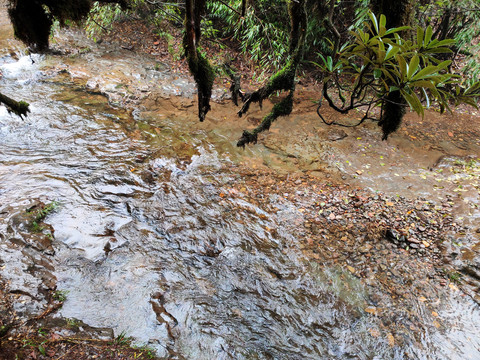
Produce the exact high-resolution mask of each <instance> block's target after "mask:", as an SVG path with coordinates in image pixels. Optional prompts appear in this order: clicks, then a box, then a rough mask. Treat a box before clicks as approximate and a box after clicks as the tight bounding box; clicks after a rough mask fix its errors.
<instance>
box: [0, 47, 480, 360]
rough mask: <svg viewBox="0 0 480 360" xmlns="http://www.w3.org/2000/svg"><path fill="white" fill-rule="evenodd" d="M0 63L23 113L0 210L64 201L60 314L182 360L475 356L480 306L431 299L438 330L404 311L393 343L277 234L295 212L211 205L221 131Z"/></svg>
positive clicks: (11, 258)
mask: <svg viewBox="0 0 480 360" xmlns="http://www.w3.org/2000/svg"><path fill="white" fill-rule="evenodd" d="M2 59H3V60H2V61H3V63H2V64H1V65H0V69H1V70H2V72H3V74H4V76H3V78H2V79H1V85H2V90H4V91H6V90H7V89H8V94H9V95H10V96H12V97H17V98H21V99H24V100H26V101H28V102H30V104H31V110H32V113H31V114H30V115H29V117H28V118H27V119H25V120H21V119H19V118H17V117H15V116H12V115H9V114H8V113H7V112H6V111H5V110H4V109H3V108H2V109H1V113H0V184H1V189H0V203H1V204H4V206H5V205H7V204H8V206H10V207H12V208H19V207H21V206H24V205H26V204H29V202H30V201H31V200H32V199H40V200H42V201H44V202H51V201H58V202H59V204H60V205H59V208H58V210H57V211H56V212H54V213H53V214H51V215H49V217H48V221H47V222H48V223H50V224H52V225H53V227H54V229H55V234H54V235H55V241H54V248H55V251H56V252H55V255H54V256H53V258H52V260H51V261H52V264H53V267H54V269H55V270H54V274H55V276H56V278H57V287H58V289H60V290H66V291H68V295H67V300H66V301H65V303H64V305H63V307H62V309H61V310H60V312H59V316H63V317H65V318H75V319H78V320H82V321H83V322H85V323H87V324H89V325H91V326H96V327H109V328H112V329H113V330H114V332H115V334H116V335H119V334H121V333H122V332H123V333H126V334H127V335H128V336H132V337H133V338H134V340H135V342H137V343H139V344H148V345H149V346H151V347H154V348H155V349H156V350H157V352H158V354H159V355H160V356H164V357H167V356H170V357H171V358H179V359H182V358H185V359H409V358H412V359H439V358H441V359H443V358H445V359H460V358H462V359H469V358H470V359H476V358H478V357H479V356H480V337H479V336H478V330H479V328H478V324H479V323H480V318H479V311H478V307H477V305H476V304H475V303H473V302H472V301H470V300H469V299H468V298H465V297H462V296H461V295H460V293H450V292H449V293H445V294H443V296H442V297H441V299H440V300H439V303H438V305H437V308H438V316H440V317H442V319H444V324H445V326H442V327H441V328H440V329H437V327H436V326H435V323H434V320H435V319H434V317H433V316H432V315H431V314H430V313H429V312H428V310H427V309H426V307H425V306H424V304H422V303H421V302H419V303H418V304H412V308H413V310H412V311H417V312H418V313H420V314H423V315H422V316H423V318H424V319H425V326H424V327H423V328H422V329H420V330H418V329H417V330H412V331H411V333H410V334H409V335H408V336H407V337H406V339H407V341H406V342H405V343H404V344H401V345H396V346H392V345H391V344H389V341H388V337H387V334H386V333H385V332H384V330H382V325H381V320H380V319H379V318H377V317H376V316H375V315H372V314H369V313H367V312H365V307H366V306H367V305H369V293H368V290H367V288H365V287H364V286H363V285H362V283H361V282H360V280H358V279H357V278H356V277H354V276H352V275H350V274H349V273H348V272H345V271H344V270H342V269H339V268H321V267H320V266H318V265H315V264H310V263H308V262H306V261H305V260H304V258H303V255H302V253H301V252H300V250H299V249H298V247H297V243H296V239H295V232H294V229H292V228H291V227H290V226H289V225H288V221H284V220H285V219H290V218H293V217H295V216H297V212H296V209H295V208H293V206H291V205H288V204H287V205H285V204H283V205H281V204H278V207H279V209H280V211H279V212H277V213H276V214H269V213H265V212H263V211H262V210H261V209H260V208H258V207H256V206H255V205H253V204H252V203H249V202H248V201H247V200H246V199H244V198H242V197H241V196H240V197H231V198H230V197H229V198H225V199H224V198H223V197H222V196H220V193H221V192H222V191H223V187H226V186H228V185H229V184H231V183H232V181H234V180H233V178H234V177H233V175H232V173H231V170H230V165H231V164H232V163H235V162H237V161H239V159H242V158H243V157H244V156H245V155H244V154H243V155H240V154H239V153H237V152H236V150H235V148H234V146H233V144H232V143H231V142H230V141H229V140H227V139H226V137H225V133H223V132H222V131H219V132H212V131H207V130H205V131H203V130H198V131H195V132H193V133H192V132H189V131H188V127H187V128H186V126H185V124H182V123H181V122H179V118H180V117H181V115H177V117H176V118H171V119H166V120H165V121H164V124H166V125H165V126H164V127H162V128H154V127H152V126H150V125H149V122H148V121H147V119H146V115H145V114H143V115H142V114H140V115H139V114H131V113H129V112H127V111H125V110H122V109H121V108H115V107H112V106H111V105H110V104H109V103H108V100H107V99H106V98H105V97H104V96H102V95H98V94H97V95H95V94H89V93H87V92H86V91H81V90H79V89H78V88H77V87H75V85H74V84H70V83H67V82H65V83H62V82H61V81H56V80H55V79H56V78H54V80H55V81H51V79H52V78H51V77H50V76H49V75H47V72H46V71H44V68H46V67H49V66H51V64H52V63H55V62H58V61H61V59H59V58H56V59H52V58H44V57H39V56H36V55H34V56H32V57H30V56H20V58H19V60H18V61H16V60H15V59H13V58H11V57H9V56H5V57H4V58H2ZM57 65H58V64H57ZM87 65H88V64H87ZM96 66H97V67H102V66H103V67H108V66H109V63H108V62H105V63H104V64H98V63H97V64H96ZM125 66H126V65H125ZM165 78H166V79H168V77H167V76H166V77H165ZM180 114H181V112H180ZM142 116H143V117H142ZM157 116H162V115H161V114H160V115H157ZM166 116H167V115H166ZM168 116H170V115H168ZM262 151H263V152H265V151H266V150H262ZM263 152H261V151H259V152H258V153H257V154H255V153H248V154H247V155H248V156H255V155H258V156H263V155H265V154H264V153H263ZM272 202H275V199H272ZM3 220H4V219H3V218H2V221H1V222H3ZM0 225H1V226H2V229H4V225H5V224H3V223H2V224H0ZM271 229H274V230H275V231H270V230H271ZM107 244H108V245H107ZM0 257H1V258H2V264H3V265H2V268H1V272H2V276H4V277H5V278H7V279H9V280H10V281H12V286H18V287H19V288H20V287H21V288H22V289H26V291H27V292H28V291H30V292H31V293H35V288H36V286H37V285H38V281H39V279H38V278H35V277H34V276H32V275H28V273H27V269H28V265H29V264H27V263H26V261H27V260H26V259H25V258H23V257H22V253H21V251H19V250H18V249H16V248H13V247H11V246H8V244H7V243H6V242H3V240H2V244H1V246H0ZM391 311H396V310H395V309H391ZM372 329H377V331H378V335H376V336H372Z"/></svg>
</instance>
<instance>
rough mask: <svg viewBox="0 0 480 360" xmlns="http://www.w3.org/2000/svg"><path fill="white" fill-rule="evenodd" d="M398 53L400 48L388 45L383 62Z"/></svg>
mask: <svg viewBox="0 0 480 360" xmlns="http://www.w3.org/2000/svg"><path fill="white" fill-rule="evenodd" d="M399 51H400V48H399V47H398V46H393V45H389V47H388V49H387V53H386V54H385V61H387V60H389V59H391V58H392V57H394V56H395V55H397V53H398V52H399Z"/></svg>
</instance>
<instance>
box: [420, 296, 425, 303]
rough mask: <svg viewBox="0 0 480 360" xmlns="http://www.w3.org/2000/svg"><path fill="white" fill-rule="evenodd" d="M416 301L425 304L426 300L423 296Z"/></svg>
mask: <svg viewBox="0 0 480 360" xmlns="http://www.w3.org/2000/svg"><path fill="white" fill-rule="evenodd" d="M418 300H419V301H421V302H425V301H427V298H426V297H425V296H420V297H419V298H418Z"/></svg>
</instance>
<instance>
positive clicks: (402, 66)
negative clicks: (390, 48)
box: [395, 54, 407, 81]
mask: <svg viewBox="0 0 480 360" xmlns="http://www.w3.org/2000/svg"><path fill="white" fill-rule="evenodd" d="M395 58H396V59H397V62H398V66H399V67H400V75H401V79H400V80H401V81H403V80H405V76H406V75H407V62H406V60H405V58H404V57H403V56H402V55H400V54H399V55H397V56H396V57H395Z"/></svg>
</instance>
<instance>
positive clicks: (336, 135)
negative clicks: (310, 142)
mask: <svg viewBox="0 0 480 360" xmlns="http://www.w3.org/2000/svg"><path fill="white" fill-rule="evenodd" d="M347 136H348V135H347V133H346V132H345V131H343V130H342V129H333V130H330V131H329V132H328V134H327V139H328V140H330V141H338V140H342V139H344V138H346V137H347Z"/></svg>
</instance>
